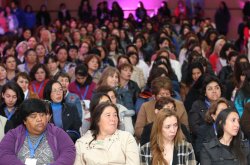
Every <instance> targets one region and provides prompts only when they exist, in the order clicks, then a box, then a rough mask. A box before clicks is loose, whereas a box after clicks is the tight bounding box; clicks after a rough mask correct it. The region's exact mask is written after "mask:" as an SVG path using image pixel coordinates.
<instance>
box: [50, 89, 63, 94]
mask: <svg viewBox="0 0 250 165" xmlns="http://www.w3.org/2000/svg"><path fill="white" fill-rule="evenodd" d="M51 92H52V93H62V92H63V89H62V88H61V89H53V90H52V91H51Z"/></svg>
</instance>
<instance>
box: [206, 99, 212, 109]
mask: <svg viewBox="0 0 250 165" xmlns="http://www.w3.org/2000/svg"><path fill="white" fill-rule="evenodd" d="M205 105H206V107H207V108H209V107H210V105H211V103H210V102H209V101H208V100H207V99H205Z"/></svg>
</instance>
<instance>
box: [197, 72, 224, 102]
mask: <svg viewBox="0 0 250 165" xmlns="http://www.w3.org/2000/svg"><path fill="white" fill-rule="evenodd" d="M211 82H216V83H217V84H218V85H219V86H220V90H221V94H223V92H224V87H223V85H222V83H221V81H220V80H219V79H218V78H217V77H215V76H207V77H206V78H205V79H204V81H203V83H202V88H201V93H200V100H203V101H204V100H206V98H207V97H206V88H207V85H208V84H210V83H211Z"/></svg>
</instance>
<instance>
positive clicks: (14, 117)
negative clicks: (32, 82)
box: [0, 81, 24, 133]
mask: <svg viewBox="0 0 250 165" xmlns="http://www.w3.org/2000/svg"><path fill="white" fill-rule="evenodd" d="M23 99H24V94H23V91H22V89H21V88H20V87H19V86H18V84H17V83H16V82H11V81H10V82H8V83H7V84H5V85H4V86H3V89H2V92H1V98H0V103H1V104H0V115H1V116H3V117H6V118H7V122H6V125H5V128H4V132H5V133H6V132H8V131H9V130H10V129H12V128H15V127H17V126H18V125H19V124H21V123H22V121H21V120H20V117H19V113H18V107H19V105H20V104H21V103H22V102H23Z"/></svg>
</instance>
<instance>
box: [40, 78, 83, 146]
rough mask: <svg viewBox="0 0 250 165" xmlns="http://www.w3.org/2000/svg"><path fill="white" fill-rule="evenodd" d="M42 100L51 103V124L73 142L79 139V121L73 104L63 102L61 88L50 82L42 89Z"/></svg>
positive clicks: (54, 82) (58, 84)
mask: <svg viewBox="0 0 250 165" xmlns="http://www.w3.org/2000/svg"><path fill="white" fill-rule="evenodd" d="M44 99H45V100H48V101H50V102H51V104H50V110H51V113H52V118H51V122H53V123H54V124H55V125H56V126H57V127H59V128H62V129H63V130H64V131H66V132H67V133H68V134H69V136H70V137H71V139H72V140H73V141H74V142H75V141H76V140H77V139H78V138H79V137H80V133H79V128H80V127H81V124H82V122H81V119H80V117H79V114H78V111H77V108H76V106H75V105H74V104H69V103H65V102H64V98H63V87H62V85H61V84H60V83H59V82H58V81H55V80H50V81H49V82H48V83H47V85H46V86H45V88H44Z"/></svg>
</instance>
